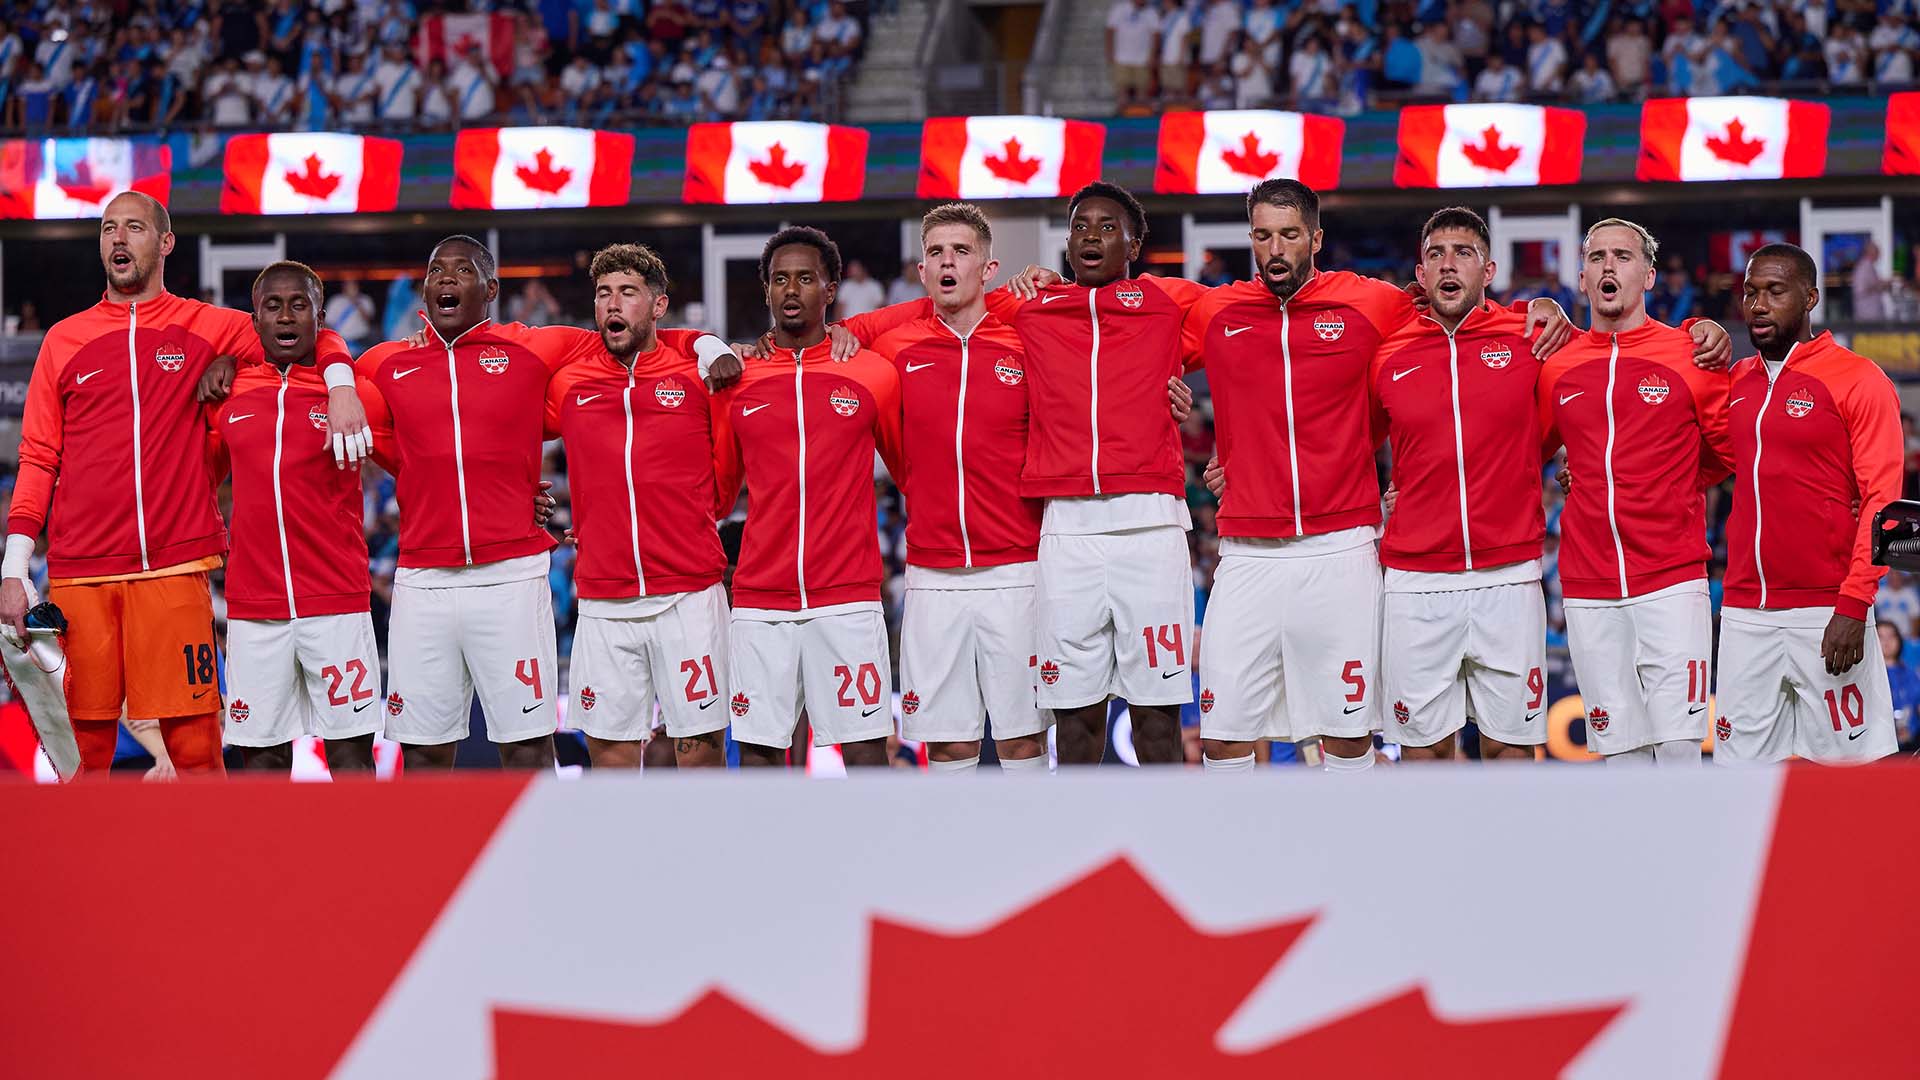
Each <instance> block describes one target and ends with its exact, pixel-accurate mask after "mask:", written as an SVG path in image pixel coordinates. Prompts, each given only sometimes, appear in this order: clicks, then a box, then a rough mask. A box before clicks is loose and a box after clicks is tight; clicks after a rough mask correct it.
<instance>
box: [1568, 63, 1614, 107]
mask: <svg viewBox="0 0 1920 1080" xmlns="http://www.w3.org/2000/svg"><path fill="white" fill-rule="evenodd" d="M1567 93H1568V95H1569V96H1570V97H1572V98H1573V100H1575V101H1578V102H1580V103H1581V104H1582V105H1598V104H1599V103H1601V102H1603V101H1612V100H1613V99H1614V97H1615V96H1616V95H1617V90H1616V88H1615V87H1614V85H1613V76H1611V75H1609V74H1607V69H1606V68H1603V67H1601V66H1600V54H1599V53H1595V52H1589V53H1588V54H1586V56H1584V57H1582V58H1581V60H1580V70H1579V71H1576V72H1574V73H1573V78H1571V79H1569V80H1567Z"/></svg>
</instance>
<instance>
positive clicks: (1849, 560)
mask: <svg viewBox="0 0 1920 1080" xmlns="http://www.w3.org/2000/svg"><path fill="white" fill-rule="evenodd" d="M1819 281H1820V277H1819V273H1818V271H1817V270H1816V269H1815V267H1814V264H1813V258H1812V257H1811V256H1809V255H1808V254H1807V253H1806V252H1805V251H1802V250H1801V249H1800V248H1797V247H1795V246H1793V245H1791V244H1768V245H1766V246H1764V247H1762V248H1760V249H1759V250H1758V251H1755V252H1754V253H1753V255H1752V257H1751V258H1749V259H1748V260H1747V273H1746V280H1745V283H1744V285H1743V286H1742V289H1741V297H1740V306H1741V310H1742V313H1743V314H1744V315H1745V316H1746V320H1747V333H1748V335H1749V336H1750V337H1752V339H1753V345H1754V348H1755V349H1756V350H1757V351H1758V355H1755V356H1749V357H1747V358H1746V359H1744V360H1742V361H1740V362H1739V363H1738V364H1735V365H1734V367H1733V371H1732V374H1731V379H1732V385H1731V387H1730V388H1729V391H1728V393H1729V395H1730V399H1729V401H1728V402H1727V407H1728V413H1729V417H1728V424H1729V427H1730V428H1731V429H1732V432H1733V452H1734V461H1733V471H1734V473H1735V474H1736V476H1737V480H1736V482H1735V484H1734V504H1733V516H1732V518H1731V519H1730V520H1729V521H1728V522H1727V580H1726V599H1725V603H1724V606H1722V608H1721V611H1720V664H1719V668H1720V681H1719V703H1718V704H1719V708H1718V718H1717V719H1716V720H1715V721H1714V734H1715V736H1716V740H1717V741H1716V742H1715V745H1714V752H1713V754H1714V758H1715V759H1716V760H1719V761H1780V760H1783V759H1785V758H1787V757H1788V756H1790V755H1791V756H1799V757H1804V758H1811V759H1813V760H1815V761H1823V762H1836V763H1837V762H1854V761H1867V760H1871V759H1873V758H1877V757H1880V756H1882V755H1885V754H1891V753H1893V752H1894V750H1895V749H1896V743H1897V740H1896V738H1895V735H1894V727H1893V700H1892V695H1891V691H1890V690H1889V689H1888V686H1887V672H1886V662H1885V661H1884V660H1883V659H1882V658H1881V654H1880V650H1879V648H1878V647H1874V648H1868V647H1867V644H1866V643H1867V641H1868V639H1869V638H1870V637H1871V636H1872V629H1871V628H1872V624H1873V600H1874V594H1875V593H1876V592H1878V591H1879V587H1880V575H1881V574H1882V573H1884V572H1885V571H1884V569H1883V568H1882V567H1878V566H1874V565H1873V563H1872V561H1871V552H1872V544H1871V537H1870V531H1871V530H1872V528H1873V516H1874V514H1876V513H1878V512H1879V511H1880V509H1881V508H1882V507H1884V506H1886V504H1887V503H1889V502H1891V501H1892V500H1894V499H1896V498H1899V496H1900V475H1901V460H1902V456H1903V445H1902V441H1901V436H1900V402H1899V397H1898V395H1897V393H1896V392H1895V390H1894V388H1893V384H1892V383H1891V382H1890V381H1889V380H1888V379H1887V376H1886V373H1885V372H1883V371H1881V370H1880V368H1879V366H1878V365H1876V364H1875V363H1874V362H1873V361H1871V360H1868V359H1866V358H1865V357H1863V356H1860V355H1858V354H1856V353H1853V352H1849V351H1848V350H1846V349H1844V348H1842V347H1840V346H1839V345H1838V344H1836V343H1835V342H1834V340H1833V336H1832V335H1831V334H1829V333H1822V334H1821V335H1820V336H1819V337H1814V336H1813V330H1812V328H1811V326H1810V325H1809V322H1808V316H1809V315H1810V314H1811V313H1812V311H1813V308H1814V305H1816V304H1818V303H1819V302H1820V289H1819ZM1584 482H1585V480H1584V478H1582V477H1580V476H1576V477H1575V478H1574V486H1575V487H1576V488H1577V487H1579V485H1580V484H1582V483H1584Z"/></svg>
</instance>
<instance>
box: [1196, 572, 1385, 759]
mask: <svg viewBox="0 0 1920 1080" xmlns="http://www.w3.org/2000/svg"><path fill="white" fill-rule="evenodd" d="M1380 591H1381V590H1380V558H1379V555H1378V554H1377V552H1376V550H1375V548H1374V545H1373V542H1372V541H1371V540H1369V541H1367V542H1366V543H1365V544H1364V545H1362V546H1359V547H1354V548H1349V549H1347V550H1346V551H1336V552H1331V553H1328V554H1321V555H1281V554H1276V555H1248V554H1237V553H1236V554H1227V553H1224V552H1223V553H1222V555H1221V557H1220V565H1219V568H1218V569H1216V570H1215V571H1214V575H1213V600H1212V602H1211V603H1209V604H1208V605H1207V623H1206V626H1205V627H1203V628H1202V634H1203V637H1204V639H1205V640H1204V641H1203V642H1202V646H1203V647H1202V648H1201V650H1200V737H1201V738H1203V739H1220V740H1223V741H1225V742H1253V741H1255V740H1259V739H1278V740H1280V741H1282V742H1298V741H1300V740H1302V739H1308V738H1312V737H1313V736H1315V735H1332V736H1335V737H1338V738H1359V737H1361V736H1365V735H1369V734H1371V733H1373V732H1375V731H1378V730H1380V707H1379V702H1378V698H1379V695H1378V693H1377V689H1376V686H1375V684H1376V682H1377V680H1378V678H1379V671H1380Z"/></svg>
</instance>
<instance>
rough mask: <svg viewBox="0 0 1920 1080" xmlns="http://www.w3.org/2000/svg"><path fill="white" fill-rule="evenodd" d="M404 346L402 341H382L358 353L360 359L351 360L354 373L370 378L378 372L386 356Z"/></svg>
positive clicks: (404, 343) (385, 360)
mask: <svg viewBox="0 0 1920 1080" xmlns="http://www.w3.org/2000/svg"><path fill="white" fill-rule="evenodd" d="M406 347H407V344H406V342H404V341H383V342H381V343H380V344H378V345H375V346H374V347H373V348H371V349H368V350H367V351H366V352H363V353H361V354H360V359H358V360H355V361H354V362H353V370H354V373H355V374H357V375H359V376H360V377H361V378H363V379H372V378H373V377H374V376H375V375H377V374H379V372H380V365H381V364H384V363H386V362H387V357H389V356H392V355H393V354H394V353H397V352H399V351H400V350H402V349H404V348H406Z"/></svg>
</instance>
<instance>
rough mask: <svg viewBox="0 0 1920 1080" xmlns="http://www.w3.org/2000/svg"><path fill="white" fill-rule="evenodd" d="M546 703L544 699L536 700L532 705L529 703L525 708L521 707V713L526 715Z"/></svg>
mask: <svg viewBox="0 0 1920 1080" xmlns="http://www.w3.org/2000/svg"><path fill="white" fill-rule="evenodd" d="M545 704H546V702H544V701H536V702H534V703H533V704H531V705H529V706H527V707H526V708H524V709H521V710H520V715H522V716H525V715H526V714H528V713H530V712H532V711H533V710H535V709H537V708H539V707H540V706H542V705H545Z"/></svg>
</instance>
